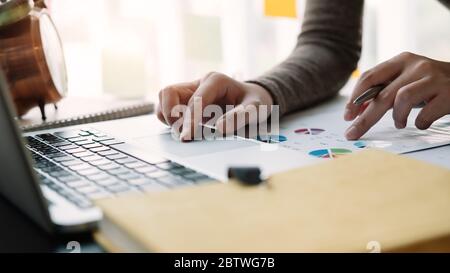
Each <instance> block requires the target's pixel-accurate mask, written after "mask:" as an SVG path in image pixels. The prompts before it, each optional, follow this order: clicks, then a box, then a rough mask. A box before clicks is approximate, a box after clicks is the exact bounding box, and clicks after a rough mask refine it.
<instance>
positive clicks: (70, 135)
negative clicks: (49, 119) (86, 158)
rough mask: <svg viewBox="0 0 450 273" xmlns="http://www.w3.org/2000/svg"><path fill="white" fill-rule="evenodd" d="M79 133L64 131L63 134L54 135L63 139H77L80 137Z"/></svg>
mask: <svg viewBox="0 0 450 273" xmlns="http://www.w3.org/2000/svg"><path fill="white" fill-rule="evenodd" d="M80 133H81V132H80V131H78V130H77V131H65V132H56V133H55V135H56V136H59V137H61V138H64V139H71V138H77V137H79V136H80Z"/></svg>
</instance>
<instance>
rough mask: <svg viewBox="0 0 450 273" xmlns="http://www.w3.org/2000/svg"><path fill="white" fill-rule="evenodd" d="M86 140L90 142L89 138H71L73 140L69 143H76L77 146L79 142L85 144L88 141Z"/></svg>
mask: <svg viewBox="0 0 450 273" xmlns="http://www.w3.org/2000/svg"><path fill="white" fill-rule="evenodd" d="M86 140H89V138H87V137H81V136H80V137H77V138H71V139H69V141H70V142H73V143H76V144H78V142H83V141H86Z"/></svg>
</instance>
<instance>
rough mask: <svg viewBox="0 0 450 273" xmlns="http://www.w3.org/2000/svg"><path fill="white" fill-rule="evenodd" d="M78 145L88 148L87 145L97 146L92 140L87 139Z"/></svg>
mask: <svg viewBox="0 0 450 273" xmlns="http://www.w3.org/2000/svg"><path fill="white" fill-rule="evenodd" d="M76 144H77V145H80V146H86V145H91V144H96V143H95V142H94V141H92V140H89V139H87V140H83V141H77V142H76ZM86 149H88V148H86Z"/></svg>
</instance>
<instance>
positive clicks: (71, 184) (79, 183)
mask: <svg viewBox="0 0 450 273" xmlns="http://www.w3.org/2000/svg"><path fill="white" fill-rule="evenodd" d="M90 185H91V184H90V183H89V182H87V181H81V180H80V181H74V182H68V183H67V186H69V187H71V188H72V189H78V188H84V187H89V186H90Z"/></svg>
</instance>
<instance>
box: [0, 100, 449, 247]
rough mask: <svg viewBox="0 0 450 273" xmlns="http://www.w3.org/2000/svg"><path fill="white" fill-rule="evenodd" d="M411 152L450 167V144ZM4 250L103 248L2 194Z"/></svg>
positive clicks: (337, 104)
mask: <svg viewBox="0 0 450 273" xmlns="http://www.w3.org/2000/svg"><path fill="white" fill-rule="evenodd" d="M344 100H345V98H343V97H340V98H338V99H336V100H335V101H332V102H330V103H326V104H324V105H323V106H321V107H316V108H314V109H311V110H308V111H307V112H308V114H319V113H324V112H327V111H336V110H338V111H339V110H342V109H341V108H342V103H343V102H344ZM118 137H120V136H118ZM408 156H411V157H414V158H416V159H419V160H424V161H428V162H430V163H434V164H438V165H441V166H444V167H447V168H449V169H450V146H445V147H441V148H438V149H433V150H428V151H423V152H419V153H413V154H410V155H408ZM0 215H1V218H2V220H1V221H0V253H1V252H57V253H68V252H71V250H70V249H67V244H68V243H69V242H71V241H76V242H79V243H80V244H81V251H82V252H83V253H89V252H94V253H95V252H103V250H102V249H101V248H100V247H99V246H98V245H96V244H95V243H94V242H93V240H92V238H91V237H90V236H89V235H77V236H67V237H58V238H56V237H52V236H49V235H48V234H46V233H44V232H43V231H41V230H40V229H39V228H38V227H37V226H36V225H34V224H33V223H32V222H31V221H30V220H28V218H27V217H25V216H24V215H22V214H21V213H20V212H19V211H17V209H15V208H14V207H13V206H12V205H11V204H9V203H8V202H6V201H4V200H3V199H2V198H0Z"/></svg>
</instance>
